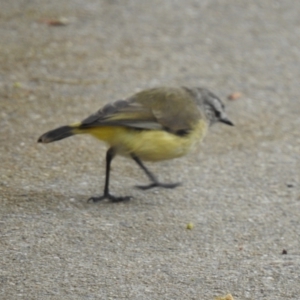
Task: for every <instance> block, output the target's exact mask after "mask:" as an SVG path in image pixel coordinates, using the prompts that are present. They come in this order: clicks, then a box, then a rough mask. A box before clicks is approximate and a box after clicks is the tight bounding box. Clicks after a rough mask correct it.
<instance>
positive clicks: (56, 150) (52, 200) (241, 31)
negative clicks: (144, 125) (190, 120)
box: [0, 0, 300, 300]
mask: <svg viewBox="0 0 300 300" xmlns="http://www.w3.org/2000/svg"><path fill="white" fill-rule="evenodd" d="M0 6H1V10H0V157H1V166H0V168H1V172H0V201H1V204H0V205H1V209H0V234H1V235H0V262H1V267H0V299H201V300H206V299H210V300H212V299H214V298H215V297H217V296H221V295H225V294H227V293H231V294H232V295H233V297H234V299H235V300H236V299H237V300H250V299H251V300H253V299H255V300H258V299H270V300H277V299H278V300H279V299H280V300H281V299H289V300H292V299H293V300H298V299H300V130H299V128H300V101H299V86H300V84H299V78H300V19H299V14H300V2H297V1H291V0H286V1H276V0H265V1H258V0H255V1H247V0H240V1H234V0H227V1H225V0H209V1H208V0H202V1H200V0H199V1H196V0H186V1H179V0H173V1H172V0H166V1H159V0H153V1H133V0H131V1H130V0H122V1H121V0H106V1H105V0H86V1H84V0H75V1H71V0H52V1H46V0H32V1H29V0H18V1H17V0H12V1H6V0H1V1H0ZM57 18H66V19H67V21H68V22H67V25H66V26H51V25H49V23H51V21H53V20H56V19H57ZM160 85H170V86H173V85H186V86H204V87H207V88H209V89H211V90H212V91H213V92H214V93H216V94H217V95H218V96H220V97H221V98H222V99H224V101H226V105H227V111H228V115H229V116H230V117H231V119H232V120H233V121H234V122H235V124H236V126H235V127H233V128H231V127H229V126H224V125H216V126H214V127H213V128H211V130H210V132H209V134H208V136H207V137H206V139H205V141H204V143H203V144H202V145H201V146H200V148H199V149H197V151H195V152H194V153H191V154H190V155H189V156H187V157H185V158H181V159H177V160H173V161H168V162H163V163H157V164H148V166H149V168H150V169H151V170H152V171H153V172H154V173H155V174H157V176H158V177H159V178H160V179H161V180H162V181H167V182H168V181H171V182H172V181H181V182H183V185H182V186H180V187H178V188H177V189H175V190H158V189H157V190H149V191H139V190H137V189H135V188H134V185H136V184H144V183H147V178H145V176H144V174H143V173H142V172H141V171H140V170H139V169H138V168H137V166H136V165H135V164H134V163H133V162H131V161H130V160H126V159H124V158H117V159H116V160H115V161H114V162H113V170H112V179H111V180H112V181H111V189H112V192H113V193H115V194H117V195H132V196H133V197H134V198H133V199H132V200H131V201H130V202H126V203H117V204H113V203H109V202H101V203H97V204H93V203H87V202H86V200H87V198H88V197H90V196H91V195H95V194H99V193H101V191H102V188H103V180H104V167H105V150H106V147H105V145H104V144H102V143H99V142H98V141H96V140H94V139H93V138H90V137H87V136H76V137H72V138H69V139H66V140H63V141H60V142H57V143H53V144H49V145H40V144H37V143H36V140H37V138H38V137H39V135H40V134H42V133H44V132H45V131H47V130H50V129H53V128H54V127H55V126H59V125H65V124H68V123H73V122H77V121H80V120H82V119H83V118H85V117H86V116H88V115H89V114H90V113H93V112H94V111H96V110H97V109H98V108H100V107H101V106H102V105H104V104H105V103H107V102H110V101H113V100H117V99H120V98H122V97H125V96H128V95H130V94H132V93H134V92H136V91H138V90H141V89H144V88H149V87H153V86H160ZM233 92H240V93H242V97H240V98H239V99H236V100H232V101H229V100H226V98H227V96H228V95H229V94H231V93H233ZM188 223H193V224H194V228H193V229H192V230H188V229H187V228H186V226H187V224H188ZM284 250H285V251H286V254H282V253H283V252H284Z"/></svg>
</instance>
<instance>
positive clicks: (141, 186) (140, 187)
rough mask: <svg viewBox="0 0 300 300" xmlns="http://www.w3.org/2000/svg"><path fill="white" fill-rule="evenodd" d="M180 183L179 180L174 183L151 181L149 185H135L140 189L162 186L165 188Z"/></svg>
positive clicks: (173, 186)
mask: <svg viewBox="0 0 300 300" xmlns="http://www.w3.org/2000/svg"><path fill="white" fill-rule="evenodd" d="M179 185H181V183H180V182H176V183H161V182H153V183H150V184H149V185H136V186H135V187H136V188H138V189H140V190H149V189H152V188H155V187H162V188H165V189H174V188H176V187H177V186H179Z"/></svg>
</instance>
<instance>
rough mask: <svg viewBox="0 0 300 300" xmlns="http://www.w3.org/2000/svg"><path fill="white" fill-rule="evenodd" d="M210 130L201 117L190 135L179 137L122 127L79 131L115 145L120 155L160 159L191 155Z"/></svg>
mask: <svg viewBox="0 0 300 300" xmlns="http://www.w3.org/2000/svg"><path fill="white" fill-rule="evenodd" d="M206 131H207V126H206V122H204V121H203V120H201V121H200V122H199V124H198V125H197V126H196V127H195V128H194V130H193V131H192V132H191V133H190V134H188V135H186V136H177V135H175V134H172V133H169V132H167V131H163V130H135V129H131V128H128V127H121V126H101V127H94V128H89V129H87V130H85V132H78V133H89V134H91V135H92V136H94V137H95V138H97V139H99V140H102V141H104V142H106V143H107V144H108V145H109V146H111V147H114V148H115V149H116V151H117V153H118V154H120V155H123V156H128V155H130V154H131V153H134V154H135V155H137V156H138V157H139V158H140V159H142V160H145V161H160V160H167V159H172V158H176V157H180V156H183V155H185V154H187V153H188V152H189V151H191V150H192V148H193V147H194V146H195V145H196V144H197V143H198V142H200V141H201V140H202V139H203V138H204V136H205V134H206Z"/></svg>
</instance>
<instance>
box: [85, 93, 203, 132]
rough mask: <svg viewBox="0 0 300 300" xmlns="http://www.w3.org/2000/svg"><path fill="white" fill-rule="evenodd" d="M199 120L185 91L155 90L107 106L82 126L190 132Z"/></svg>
mask: <svg viewBox="0 0 300 300" xmlns="http://www.w3.org/2000/svg"><path fill="white" fill-rule="evenodd" d="M199 118H200V112H199V110H198V108H197V106H196V104H195V101H194V100H193V98H192V95H191V94H190V93H189V92H188V91H187V90H186V89H184V88H154V89H150V90H145V91H142V92H140V93H137V94H135V95H133V96H132V97H130V98H128V99H126V100H118V101H116V102H113V103H110V104H107V105H105V106H104V107H103V108H102V109H100V110H99V111H97V112H96V113H95V114H93V115H91V116H89V117H88V118H87V119H85V120H83V121H82V123H81V127H82V128H88V127H97V126H105V125H111V126H126V127H132V128H140V129H163V130H167V131H170V132H173V133H178V132H179V133H180V132H185V131H189V130H190V129H191V128H192V126H193V124H195V122H196V121H197V120H199Z"/></svg>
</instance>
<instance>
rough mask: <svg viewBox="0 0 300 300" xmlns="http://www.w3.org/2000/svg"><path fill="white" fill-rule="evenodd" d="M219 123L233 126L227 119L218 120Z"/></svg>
mask: <svg viewBox="0 0 300 300" xmlns="http://www.w3.org/2000/svg"><path fill="white" fill-rule="evenodd" d="M220 122H222V123H224V124H227V125H230V126H234V124H233V123H232V122H231V121H230V120H229V119H228V118H227V117H224V118H222V119H220Z"/></svg>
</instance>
